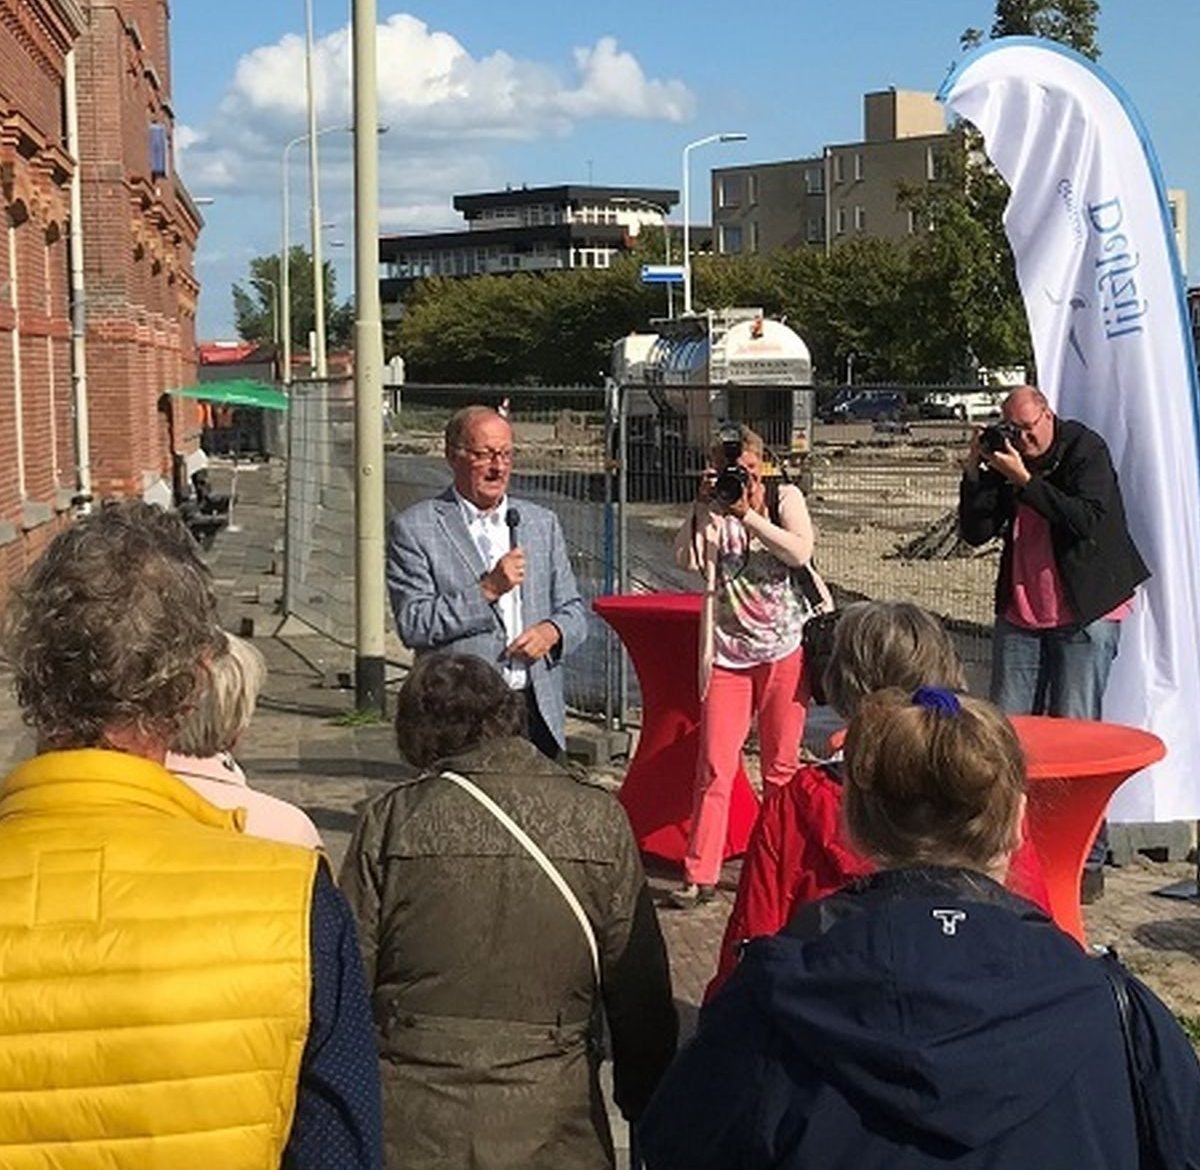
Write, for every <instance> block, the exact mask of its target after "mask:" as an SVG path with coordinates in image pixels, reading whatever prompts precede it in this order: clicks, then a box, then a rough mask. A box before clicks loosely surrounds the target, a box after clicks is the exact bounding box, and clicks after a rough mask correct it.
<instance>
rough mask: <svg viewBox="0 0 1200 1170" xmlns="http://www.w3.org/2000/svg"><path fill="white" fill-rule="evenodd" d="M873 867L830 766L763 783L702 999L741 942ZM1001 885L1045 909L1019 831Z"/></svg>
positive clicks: (1033, 855)
mask: <svg viewBox="0 0 1200 1170" xmlns="http://www.w3.org/2000/svg"><path fill="white" fill-rule="evenodd" d="M835 766H836V765H835ZM874 872H875V865H874V864H873V863H872V862H870V861H868V860H867V859H866V858H865V857H862V856H861V855H860V854H858V853H857V852H855V850H854V849H852V848H851V846H850V845H849V844H848V843H847V841H846V840H845V834H844V831H843V829H842V783H841V780H840V779H839V777H838V775H837V773H836V772H835V771H834V770H833V767H831V766H830V765H829V764H804V765H802V766H801V767H800V768H799V770H798V771H797V772H796V774H795V776H794V777H792V779H791V781H790V782H789V783H787V784H783V785H779V786H775V785H772V786H770V790H769V791H768V792H767V793H766V795H765V797H764V799H763V803H762V808H761V810H760V811H759V815H758V822H757V824H755V826H754V832H753V834H752V835H751V837H750V844H749V846H748V847H747V849H746V856H745V859H744V861H743V862H742V876H741V880H740V881H739V882H738V890H737V898H736V899H735V900H734V903H733V912H732V913H731V914H730V916H729V922H728V923H727V924H726V926H725V937H724V938H723V939H722V940H721V953H720V956H719V958H718V961H717V973H716V975H714V976H713V979H712V982H710V983H709V985H708V988H707V990H706V991H705V993H704V1000H705V1002H706V1003H707V1002H708V1001H709V1000H710V999H712V997H713V996H714V995H715V994H716V993H717V992H718V991H719V990H720V989H721V986H722V985H723V984H724V982H725V980H726V979H728V978H729V976H730V974H731V973H732V971H733V969H734V967H736V966H737V961H738V948H739V947H740V945H741V944H742V943H743V942H745V941H746V940H747V939H751V938H759V937H761V936H762V935H770V934H775V933H776V932H778V931H780V930H782V929H783V928H784V926H786V925H787V923H788V920H789V919H790V918H791V917H792V912H793V911H794V910H795V909H796V907H797V906H800V905H802V904H804V903H805V902H815V901H816V900H817V899H818V898H824V897H825V896H826V895H827V894H832V893H834V892H835V891H836V890H839V889H841V888H842V886H844V885H847V884H848V883H849V882H852V881H853V880H854V879H855V878H859V877H863V876H864V875H866V874H870V873H874ZM1005 885H1006V886H1007V887H1008V889H1009V890H1010V891H1011V892H1012V893H1014V894H1017V895H1018V896H1019V897H1022V898H1025V899H1027V900H1028V901H1030V902H1033V903H1034V904H1035V905H1037V906H1039V907H1041V909H1043V910H1045V911H1046V912H1047V913H1049V912H1050V897H1049V893H1048V891H1047V889H1046V880H1045V878H1044V877H1043V876H1042V864H1041V861H1040V860H1039V859H1038V855H1037V852H1036V850H1035V849H1034V847H1033V842H1032V841H1030V840H1029V839H1028V837H1027V836H1025V835H1022V840H1021V845H1020V847H1019V848H1018V849H1017V851H1016V852H1015V853H1014V854H1013V857H1012V862H1011V864H1010V866H1009V870H1008V878H1007V880H1006V881H1005Z"/></svg>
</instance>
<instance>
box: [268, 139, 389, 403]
mask: <svg viewBox="0 0 1200 1170" xmlns="http://www.w3.org/2000/svg"><path fill="white" fill-rule="evenodd" d="M388 129H389V127H388V125H387V123H386V122H381V123H380V124H379V125H378V126H377V127H376V133H377V134H386V133H387V132H388ZM339 132H341V133H343V134H353V133H354V127H353V126H325V127H323V128H322V129H320V130H318V131H317V136H318V137H320V136H321V135H322V134H336V133H339ZM307 141H308V135H307V134H298V135H297V136H296V137H295V138H293V139H292V140H291V141H290V142H288V143H287V144H286V145H285V146H284V148H283V177H282V182H281V186H280V203H281V204H282V206H283V237H282V246H283V251H282V253H281V254H280V257H279V282H280V285H281V286H282V287H281V288H280V290H279V301H280V304H279V327H280V333H281V334H282V343H283V358H282V362H281V365H282V367H283V368H282V380H283V384H284V386H290V385H291V384H292V298H291V290H292V282H291V238H290V233H291V223H290V209H289V199H290V193H291V190H290V185H289V182H288V179H289V175H290V172H289V171H288V156H289V155H290V154H291V151H292V147H293V146H299V145H300V143H302V142H307ZM314 262H315V257H314ZM313 275H314V281H313V291H314V294H315V292H316V288H317V285H316V279H315V277H316V273H315V271H314V274H313ZM323 275H324V273H322V276H323ZM321 295H322V299H323V298H324V287H323V284H322V292H321ZM309 369H310V371H311V370H312V360H311V356H310V360H309Z"/></svg>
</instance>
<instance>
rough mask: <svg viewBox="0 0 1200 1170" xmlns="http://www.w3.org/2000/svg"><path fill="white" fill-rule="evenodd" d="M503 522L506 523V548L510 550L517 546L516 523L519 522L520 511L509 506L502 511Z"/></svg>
mask: <svg viewBox="0 0 1200 1170" xmlns="http://www.w3.org/2000/svg"><path fill="white" fill-rule="evenodd" d="M504 523H505V524H507V525H508V548H509V551H510V552H511V551H512V550H513V549H514V548H516V547H517V525H518V524H520V523H521V513H520V512H518V511H517V510H516V508H509V510H508V511H507V512H505V513H504Z"/></svg>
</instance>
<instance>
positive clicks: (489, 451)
mask: <svg viewBox="0 0 1200 1170" xmlns="http://www.w3.org/2000/svg"><path fill="white" fill-rule="evenodd" d="M459 450H460V451H461V452H462V453H463V454H464V455H466V456H467V457H468V458H470V460H471V462H472V463H511V462H512V461H513V450H512V448H511V447H505V448H503V449H500V448H497V447H459Z"/></svg>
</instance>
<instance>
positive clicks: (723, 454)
mask: <svg viewBox="0 0 1200 1170" xmlns="http://www.w3.org/2000/svg"><path fill="white" fill-rule="evenodd" d="M763 454H764V450H763V441H762V439H761V438H760V437H759V436H758V435H757V434H755V432H754V431H752V430H751V429H750V428H749V427H745V426H736V425H730V426H726V427H722V429H721V433H720V437H719V439H718V442H717V443H716V444H715V445H714V447H713V451H712V457H713V466H712V467H710V468H708V469H707V470H706V471H705V472H704V473H703V475H702V476H701V478H700V486H699V491H698V492H697V497H696V502H695V504H694V506H693V508H692V511H691V514H690V515H689V516H688V517H687V519H685V520H684V522H683V524H682V525H681V526H680V529H679V532H678V533H677V534H676V537H675V559H676V561H677V562H678V563H679V565H680V566H682V567H683V568H687V569H692V570H694V571H696V572H699V573H700V574H702V575H703V577H704V581H705V594H704V607H703V610H702V613H701V621H700V698H701V705H700V711H701V713H700V750H699V756H698V759H697V765H696V788H695V799H694V802H693V805H692V819H691V825H690V829H689V833H688V849H687V856H686V857H685V859H684V886H683V888H682V889H681V890H680V891H678V893H677V894H675V895H674V897H673V899H672V900H673V902H674V903H675V905H676V906H679V907H681V908H687V907H690V906H694V905H696V904H697V903H700V902H707V901H710V900H711V898H712V896H713V891H714V889H715V887H716V882H717V877H718V875H719V874H720V870H721V862H722V860H723V859H724V853H725V835H726V830H727V827H728V821H729V798H730V793H731V790H732V788H733V780H734V777H735V776H736V775H737V769H738V762H739V759H740V757H741V751H742V745H743V744H744V742H745V739H746V735H747V733H748V732H749V730H750V721H751V718H752V717H753V716H754V715H755V714H757V716H758V740H759V751H760V761H761V768H762V778H763V783H764V785H769V784H786V783H787V782H788V781H789V780H790V779H791V778H792V775H793V774H794V773H795V771H796V766H797V762H798V757H799V750H800V738H801V735H802V733H803V730H804V714H805V706H806V704H807V701H808V685H807V681H806V679H805V678H804V671H803V665H804V662H803V658H804V654H803V650H802V648H801V636H802V632H803V628H804V622H805V620H806V619H807V617H808V616H809V614H810V612H811V606H810V604H809V603H808V602H807V601H806V600H805V598H804V595H803V593H802V592H801V591H800V590H798V589H797V588H796V587H795V586H794V584H793V581H792V570H793V569H795V568H798V567H800V566H802V565H807V564H808V562H809V561H810V560H811V558H812V552H813V526H812V521H811V520H810V518H809V515H808V506H807V505H806V504H805V502H804V495H803V493H802V492H801V491H800V489H799V488H798V487H795V486H794V485H792V484H789V483H783V484H780V485H779V486H778V488H777V489H776V488H774V487H772V488H770V489H768V485H767V484H766V483H765V482H764V481H763V478H762V464H763ZM776 491H777V492H778V495H777V498H774V499H771V500H770V502H769V492H770V495H771V496H774V493H775V492H776ZM817 580H819V579H817Z"/></svg>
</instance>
